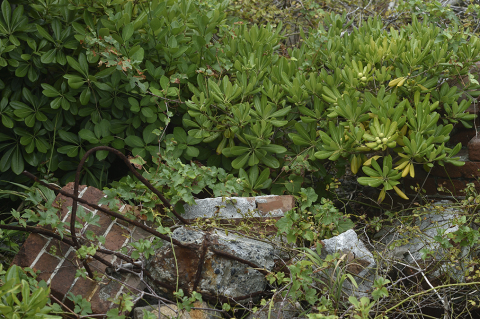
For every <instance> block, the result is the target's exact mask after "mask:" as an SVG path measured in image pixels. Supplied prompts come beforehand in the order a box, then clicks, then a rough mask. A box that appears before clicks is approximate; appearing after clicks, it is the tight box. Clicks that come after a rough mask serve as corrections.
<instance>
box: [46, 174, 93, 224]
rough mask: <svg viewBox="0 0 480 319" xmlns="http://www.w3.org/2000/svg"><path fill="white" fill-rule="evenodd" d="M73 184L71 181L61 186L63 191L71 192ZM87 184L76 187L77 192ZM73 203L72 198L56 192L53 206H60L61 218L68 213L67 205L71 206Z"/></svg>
mask: <svg viewBox="0 0 480 319" xmlns="http://www.w3.org/2000/svg"><path fill="white" fill-rule="evenodd" d="M73 185H74V183H73V182H70V183H68V184H67V185H66V186H64V187H63V188H62V190H63V191H66V192H69V193H70V194H73ZM86 187H87V186H85V185H80V186H79V187H78V192H79V194H81V193H82V191H83V190H84V189H85V188H86ZM72 204H73V199H71V198H70V197H67V196H64V195H60V194H58V195H57V197H56V198H55V201H54V203H53V206H54V207H57V208H61V212H62V218H63V217H65V215H66V214H67V213H68V211H69V208H68V207H71V206H72Z"/></svg>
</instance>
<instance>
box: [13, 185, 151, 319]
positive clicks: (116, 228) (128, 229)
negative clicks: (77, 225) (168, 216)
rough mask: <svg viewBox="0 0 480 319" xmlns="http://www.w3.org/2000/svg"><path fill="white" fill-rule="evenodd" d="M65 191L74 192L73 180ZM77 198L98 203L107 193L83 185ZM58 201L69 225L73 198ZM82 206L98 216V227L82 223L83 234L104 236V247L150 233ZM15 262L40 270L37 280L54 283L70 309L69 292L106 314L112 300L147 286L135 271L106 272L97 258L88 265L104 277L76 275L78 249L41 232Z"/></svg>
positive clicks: (54, 292) (116, 261) (109, 257)
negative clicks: (90, 232) (90, 277)
mask: <svg viewBox="0 0 480 319" xmlns="http://www.w3.org/2000/svg"><path fill="white" fill-rule="evenodd" d="M63 190H64V191H66V192H69V193H72V194H73V183H69V184H68V185H67V186H65V187H64V188H63ZM78 197H79V198H82V199H84V200H87V201H88V202H89V203H90V204H98V202H99V200H100V199H101V198H102V197H104V194H103V192H102V191H100V190H98V189H96V188H94V187H86V186H80V187H79V194H78ZM55 203H56V205H57V207H58V208H59V214H61V219H62V221H64V222H67V223H68V224H69V221H70V212H71V206H72V203H73V200H72V199H71V198H68V197H65V196H63V195H58V196H57V198H56V200H55ZM80 206H82V207H83V209H85V211H86V212H87V213H89V214H92V215H98V217H99V221H98V224H99V226H94V225H89V224H83V228H82V230H81V231H80V234H85V233H86V231H88V230H91V231H93V232H94V233H95V234H96V235H97V236H104V237H105V245H104V246H103V245H100V248H102V249H107V250H111V251H116V250H119V249H121V248H122V247H129V246H128V244H129V243H130V242H132V241H137V240H138V239H141V238H146V237H147V236H148V235H149V234H148V233H147V232H145V231H144V230H142V229H140V228H137V227H136V226H132V225H127V224H126V223H125V222H124V221H121V220H118V221H117V219H113V218H112V217H110V216H107V215H106V214H104V213H102V212H100V211H97V210H94V209H92V208H91V207H89V206H87V205H80V203H79V209H80ZM99 206H101V205H99ZM125 209H126V205H123V206H122V207H121V208H120V212H122V211H124V210H125ZM77 235H79V234H77ZM97 254H98V255H99V256H100V257H102V258H104V259H105V260H107V261H108V262H110V263H112V264H114V265H119V264H120V260H119V259H118V258H117V257H116V256H114V255H110V254H102V253H97ZM127 255H128V253H127ZM12 263H13V264H16V265H18V266H21V267H30V268H32V269H33V270H35V271H38V272H39V275H38V277H37V280H38V281H40V280H45V282H46V283H47V284H48V285H51V293H52V295H53V297H55V298H56V299H57V300H58V301H61V302H62V303H63V304H64V305H65V306H67V307H69V308H70V309H73V303H72V302H71V301H70V300H69V299H68V296H69V295H70V293H71V294H73V295H75V296H77V295H81V296H82V297H83V298H84V299H86V300H88V301H90V302H91V306H92V312H93V314H105V313H106V312H107V311H108V310H109V309H112V308H116V307H117V305H116V304H114V303H113V302H112V301H113V300H114V299H115V298H117V297H119V296H121V295H123V294H130V295H133V296H140V294H141V291H142V290H143V288H144V287H143V284H142V283H141V281H140V280H139V278H138V277H137V276H136V275H134V274H132V273H113V274H112V275H111V276H109V275H107V274H106V273H105V270H106V267H107V266H106V265H104V264H102V263H100V262H99V261H97V260H93V261H92V262H90V263H89V266H90V269H91V270H92V271H93V272H94V273H96V275H97V276H99V277H100V278H101V279H100V280H99V281H93V280H91V279H89V278H88V277H87V278H86V279H85V278H82V277H78V278H75V274H76V272H77V270H78V269H81V268H83V267H82V263H81V262H80V260H79V259H78V258H77V257H76V254H75V249H74V248H73V247H70V246H69V245H67V244H65V243H63V242H60V241H58V240H56V239H52V238H49V237H46V236H43V235H39V234H30V236H29V237H28V238H27V240H26V242H25V243H24V244H23V246H22V248H21V249H20V251H19V253H18V254H17V255H16V256H15V258H14V260H13V262H12ZM122 283H123V284H122Z"/></svg>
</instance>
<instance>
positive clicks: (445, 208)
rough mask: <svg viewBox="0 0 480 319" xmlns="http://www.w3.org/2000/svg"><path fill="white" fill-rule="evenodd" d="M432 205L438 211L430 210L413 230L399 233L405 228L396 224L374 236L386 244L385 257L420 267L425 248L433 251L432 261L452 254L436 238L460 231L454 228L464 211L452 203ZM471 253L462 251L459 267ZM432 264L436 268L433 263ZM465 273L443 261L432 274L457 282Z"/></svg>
mask: <svg viewBox="0 0 480 319" xmlns="http://www.w3.org/2000/svg"><path fill="white" fill-rule="evenodd" d="M433 205H434V206H436V207H438V208H431V209H430V211H428V212H427V213H424V214H419V217H417V218H416V219H415V222H414V224H413V226H416V227H415V228H414V230H413V231H410V230H408V231H400V230H402V228H403V226H402V225H400V224H398V223H397V224H395V225H394V227H392V228H390V229H388V228H385V229H383V230H382V231H380V232H379V233H378V234H376V235H375V237H376V238H379V240H380V242H381V243H383V244H385V251H384V252H383V254H382V255H383V257H384V258H391V259H392V260H398V261H400V262H402V263H406V264H410V265H412V266H413V267H415V268H418V267H419V265H420V266H421V264H423V262H422V255H423V254H422V249H426V250H428V251H433V252H434V255H433V256H430V257H429V259H432V258H433V259H434V260H436V261H441V260H442V259H444V258H445V257H446V256H447V255H448V254H449V253H451V251H450V249H444V248H442V247H441V245H440V243H439V242H438V241H436V240H435V239H434V237H435V236H437V235H439V234H441V233H443V235H441V236H442V237H443V238H447V236H446V235H447V234H449V233H452V232H455V231H457V230H458V226H457V225H455V223H454V219H455V218H457V217H458V216H459V213H460V212H461V211H460V210H459V209H458V208H455V207H453V206H452V204H451V203H450V202H449V201H440V202H436V203H434V204H433ZM427 209H428V208H427ZM410 226H412V225H410ZM439 232H440V233H439ZM468 253H469V249H468V248H467V247H464V248H463V249H462V251H461V252H460V256H458V257H459V258H458V261H459V262H460V263H459V265H460V266H461V264H462V263H461V261H462V260H463V258H464V257H465V256H467V255H468ZM417 263H418V264H417ZM431 265H432V266H433V264H431ZM463 273H464V271H462V270H458V269H455V268H452V267H448V266H447V265H446V263H443V262H440V263H439V267H438V270H436V271H435V272H433V274H432V275H433V277H438V276H440V275H442V274H448V275H449V276H450V278H452V279H455V280H456V281H464V275H463Z"/></svg>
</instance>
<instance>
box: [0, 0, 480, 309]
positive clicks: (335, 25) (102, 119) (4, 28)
mask: <svg viewBox="0 0 480 319" xmlns="http://www.w3.org/2000/svg"><path fill="white" fill-rule="evenodd" d="M346 3H347V4H348V5H352V6H353V7H355V3H356V2H355V1H346ZM342 5H343V4H342ZM373 6H374V7H375V9H378V10H379V11H382V14H383V15H379V16H376V17H369V18H365V16H364V15H362V14H363V13H362V11H363V10H360V12H359V13H360V14H359V15H357V14H354V13H355V12H356V11H355V12H352V13H348V15H347V14H345V13H342V14H336V13H339V12H340V13H341V12H342V10H341V8H340V7H339V4H338V3H337V2H333V1H328V0H327V1H323V2H322V3H318V2H315V1H304V2H302V3H300V2H294V1H285V2H284V4H283V5H281V6H279V4H278V3H276V2H275V3H274V2H273V1H263V2H261V3H258V2H257V1H253V0H238V1H233V2H229V1H217V0H212V1H202V0H181V1H176V0H154V1H135V2H132V1H124V0H114V1H109V0H99V1H89V0H71V1H67V0H40V1H36V2H31V1H22V0H11V1H3V2H2V4H1V14H0V90H1V96H0V117H1V123H2V124H0V172H1V173H0V185H3V184H1V183H4V182H3V181H5V180H8V181H10V182H22V178H21V175H19V174H20V173H21V172H22V171H23V170H24V169H27V170H29V171H35V170H37V171H38V174H39V175H41V176H42V177H43V178H47V179H50V180H52V179H59V180H60V184H64V183H66V182H68V181H71V180H73V174H74V170H75V169H76V167H77V164H78V163H79V161H80V159H81V157H82V156H83V154H84V153H85V152H86V151H87V150H88V149H91V148H92V147H95V146H100V145H107V146H111V147H114V148H116V149H118V150H120V151H122V152H124V153H125V154H127V155H132V157H131V162H132V164H134V165H135V166H136V167H137V168H138V169H142V170H144V173H143V174H144V176H145V177H146V178H147V179H148V180H150V181H151V182H152V184H154V186H155V187H156V188H157V189H159V190H161V191H162V193H163V194H165V196H166V197H167V199H168V200H170V201H171V202H172V204H174V205H176V209H177V210H179V211H181V208H182V207H183V205H182V204H183V203H189V204H192V203H193V200H194V196H229V195H232V194H239V195H245V196H247V195H251V194H260V193H267V194H285V193H288V194H294V195H295V196H296V198H297V202H298V207H297V208H296V209H294V210H291V211H290V212H288V213H286V214H285V217H283V218H282V219H280V220H279V221H278V222H277V223H276V226H277V227H278V229H279V231H280V233H283V234H286V238H287V240H288V242H296V243H304V244H311V243H314V242H317V241H318V240H321V239H323V238H329V237H332V236H334V235H337V234H339V233H341V232H343V231H345V230H347V229H349V228H351V227H353V225H354V224H353V222H352V221H351V220H350V219H349V218H347V217H346V216H343V214H342V213H341V212H340V211H339V210H338V208H336V207H335V206H334V205H333V203H332V202H331V201H330V200H328V199H326V198H325V197H328V196H329V195H330V194H329V193H328V191H329V190H330V189H331V188H334V187H337V186H338V183H337V182H336V180H335V178H339V177H342V176H344V175H345V174H346V171H347V168H349V171H350V172H351V173H353V174H354V175H355V174H359V175H361V176H360V177H358V182H359V183H360V184H363V185H367V186H372V187H377V188H380V195H379V197H378V201H379V202H381V201H382V200H383V199H384V198H385V196H386V192H387V191H389V190H393V191H395V192H396V193H397V194H398V195H399V196H400V197H403V198H406V195H405V194H404V193H403V190H402V189H401V187H399V184H400V180H401V178H403V177H406V176H407V175H410V176H412V177H413V176H415V174H416V171H418V170H427V171H428V170H429V169H431V168H432V167H433V166H434V165H444V164H445V163H452V164H454V165H462V164H463V163H462V162H460V161H459V160H458V158H456V157H455V155H456V154H457V153H458V151H459V150H460V147H461V145H460V144H458V145H449V144H448V141H449V138H450V134H451V132H452V130H453V129H454V126H455V125H462V126H464V127H470V126H471V122H472V120H473V119H474V116H473V115H470V114H468V113H466V112H465V111H466V110H467V108H468V107H469V106H470V100H472V98H474V97H477V96H479V95H480V90H479V88H480V86H479V85H478V81H477V78H476V74H473V69H472V67H473V66H474V64H475V62H477V61H479V60H480V58H479V53H480V41H479V39H478V37H477V36H476V35H475V34H474V33H473V32H471V31H470V30H467V29H464V28H463V27H464V26H468V24H469V23H472V21H473V20H469V18H468V16H464V17H461V18H458V17H457V16H456V15H454V14H453V13H452V11H451V10H450V9H448V8H445V7H443V6H441V5H440V4H439V3H438V2H426V3H424V2H423V1H417V0H411V1H407V2H406V1H400V3H399V7H398V8H397V15H396V18H395V19H393V20H392V19H390V18H388V19H386V18H385V17H386V16H387V15H388V14H390V13H391V12H390V10H386V9H385V8H384V6H385V4H384V3H380V2H374V4H373ZM328 8H329V11H330V12H329V13H327V12H326V10H327V9H328ZM384 9H385V10H384ZM324 10H325V11H324ZM426 11H428V13H429V14H427V15H424V13H425V12H426ZM332 12H333V13H332ZM335 12H336V13H335ZM472 12H480V10H479V7H478V6H474V5H472V6H470V7H469V12H467V13H472ZM420 14H421V16H420ZM230 15H233V16H230ZM417 15H419V17H418V18H417ZM382 18H383V19H382ZM462 23H463V25H462ZM439 26H441V27H439ZM462 96H463V97H464V98H463V99H461V97H462ZM114 160H115V157H114V156H113V155H109V154H108V153H107V152H106V151H99V152H97V153H96V154H95V156H92V157H91V158H90V159H89V160H88V161H87V165H86V167H85V168H84V171H83V179H82V181H81V182H82V183H86V184H89V185H94V186H98V187H101V186H105V185H106V183H107V181H108V180H109V177H108V172H109V169H110V165H111V164H112V163H114ZM15 186H18V184H17V185H15ZM111 186H112V188H110V189H105V193H106V194H107V197H106V198H105V199H103V200H102V204H105V205H109V206H110V207H111V208H115V202H116V201H117V199H116V198H119V197H120V198H122V199H123V200H125V201H129V202H131V203H132V204H139V203H140V204H141V210H140V211H139V212H138V211H137V212H135V214H131V215H130V216H131V218H132V219H133V218H139V217H140V218H142V219H149V220H154V219H156V220H157V221H158V222H159V223H160V225H161V223H162V222H164V221H166V220H167V218H166V215H161V214H160V213H159V212H158V210H157V209H158V205H157V201H158V199H157V198H156V196H154V195H152V194H151V193H149V192H145V187H144V185H143V184H140V183H139V182H137V181H136V180H134V179H133V178H131V177H129V176H127V177H125V178H123V179H122V180H121V181H115V182H113V183H111ZM2 187H3V186H2ZM25 189H26V192H25V193H24V194H21V193H18V192H4V194H8V195H12V196H23V197H24V199H25V201H26V202H28V205H29V207H27V209H25V210H23V211H22V210H20V209H19V210H13V213H12V214H13V217H14V218H16V219H17V220H18V223H17V225H24V226H25V225H26V224H38V225H48V226H50V227H53V228H56V229H57V230H58V231H60V232H62V231H64V230H65V229H66V228H67V227H66V226H67V224H66V223H65V222H63V221H61V220H60V219H59V217H58V214H57V210H56V209H54V208H53V207H52V205H51V204H52V202H53V200H54V194H53V193H52V192H50V191H47V190H46V189H44V188H37V189H28V188H26V187H25ZM471 192H472V191H471ZM199 194H200V195H199ZM471 197H472V198H473V196H471ZM475 200H476V199H472V201H475ZM43 202H46V204H45V205H43V206H41V205H42V203H43ZM177 204H178V205H177ZM464 204H465V205H470V204H469V203H467V202H466V203H464ZM33 206H35V207H37V209H31V208H32V207H33ZM475 209H476V208H475ZM165 211H166V212H167V213H168V212H169V211H168V209H166V210H164V212H165ZM389 214H391V215H390V216H394V214H393V213H389ZM142 215H143V216H142ZM78 217H79V218H80V219H82V220H83V221H87V222H89V223H90V224H93V225H95V223H96V222H97V220H96V217H93V216H90V215H89V214H86V213H85V211H82V210H81V209H80V210H79V212H78ZM395 217H397V216H396V215H395ZM468 223H469V222H467V220H465V221H463V222H462V223H459V225H460V224H461V225H462V228H460V230H459V231H458V232H456V233H454V234H453V233H452V235H450V237H447V236H443V237H442V236H441V235H439V236H437V237H438V238H435V240H437V241H438V242H442V243H443V244H444V245H445V247H444V248H451V247H447V246H448V244H450V239H452V240H454V241H456V242H457V243H460V245H463V246H473V245H474V243H475V242H477V241H478V231H474V230H473V229H471V228H469V227H468V226H464V225H467V224H468ZM158 230H159V231H161V232H162V233H169V232H170V229H169V228H168V227H164V226H159V228H158ZM377 230H378V229H377ZM15 232H16V231H5V232H3V233H2V232H0V234H3V236H5V237H6V235H14V234H15ZM86 237H87V239H88V240H90V241H91V245H90V246H88V247H87V246H82V248H80V249H78V250H77V254H78V257H79V258H80V259H84V258H86V257H87V256H88V255H89V254H90V255H91V254H95V252H96V249H97V248H98V247H99V244H100V243H102V242H104V240H105V238H102V237H101V236H98V237H97V236H95V235H94V234H93V233H87V234H86ZM156 244H158V243H157V242H156V241H154V242H153V243H152V242H150V241H146V240H144V241H139V242H136V243H133V244H132V247H133V250H134V251H133V254H132V257H133V258H134V259H140V258H144V257H148V256H149V255H150V254H151V253H152V252H153V249H154V247H155V245H156ZM11 247H14V246H11ZM2 248H3V247H0V249H2ZM3 249H5V248H3ZM429 253H430V254H431V252H426V253H425V254H427V255H428V254H429ZM305 256H306V257H308V260H307V259H303V260H299V261H298V262H295V263H293V264H291V265H289V270H290V273H291V274H292V277H291V278H290V279H289V278H286V277H285V274H284V273H282V272H278V273H273V272H272V274H271V275H270V277H269V280H270V282H271V283H272V284H273V283H275V282H276V283H277V284H278V285H279V286H281V285H284V284H289V285H291V287H292V288H291V289H289V290H288V291H289V292H290V297H291V298H293V299H298V300H300V301H307V302H309V303H310V304H311V305H315V306H316V307H317V309H319V311H324V312H325V313H337V311H338V309H353V311H354V312H355V313H356V315H355V316H356V318H367V317H368V316H369V312H370V310H371V309H372V307H373V306H374V304H376V305H378V303H376V302H378V300H379V299H380V298H383V297H386V296H388V292H387V290H386V288H385V287H384V286H385V285H387V284H388V283H389V281H388V280H386V279H384V278H381V277H379V278H377V280H376V281H375V283H374V287H375V290H374V292H373V293H372V297H373V299H374V301H372V302H370V300H369V299H368V298H366V297H364V298H366V299H364V298H362V299H361V300H360V301H358V300H357V299H356V298H354V297H351V298H350V299H349V303H347V302H346V301H345V300H342V298H341V294H342V292H341V287H342V283H343V282H344V281H345V280H350V281H353V278H352V277H351V276H350V277H349V274H347V273H346V270H345V269H346V268H345V267H343V266H341V267H340V266H339V265H343V264H342V262H343V259H342V258H343V257H341V256H339V255H335V256H328V258H326V259H325V260H321V259H320V257H319V255H318V254H317V253H316V252H314V251H313V250H309V249H307V250H306V254H305ZM305 256H304V257H305ZM312 266H318V267H321V268H322V269H323V270H325V269H329V268H331V267H334V270H335V271H336V275H337V276H336V277H335V280H334V279H333V278H334V277H333V276H332V277H331V278H332V281H331V282H328V283H322V284H324V285H325V286H327V287H330V290H329V292H328V296H329V298H325V297H324V296H323V297H320V294H319V293H318V290H317V289H316V288H313V286H312V284H313V283H314V281H318V280H316V279H314V278H313V276H312V274H313V273H312V272H313V267H312ZM342 267H343V268H342ZM0 275H4V276H2V277H1V279H0V280H2V282H1V284H2V286H1V287H0V298H1V299H0V302H1V304H0V307H4V308H2V309H7V308H8V309H7V310H6V311H8V312H7V314H13V313H22V314H24V315H25V316H24V317H29V316H31V314H32V313H33V312H38V313H45V315H46V313H47V312H50V311H51V310H53V309H52V308H50V307H49V306H48V290H47V289H46V288H40V289H36V290H35V289H33V288H32V290H35V292H34V293H33V295H32V296H30V293H31V291H30V289H31V288H30V287H35V285H37V283H36V282H34V281H33V280H31V281H30V282H29V283H27V282H26V281H25V280H24V279H25V278H23V277H26V276H24V274H22V272H21V271H20V270H19V269H17V268H16V267H12V268H11V269H10V270H8V272H7V273H6V274H3V272H2V271H1V268H0ZM79 275H81V276H86V274H85V272H82V271H81V270H79ZM20 294H21V295H22V297H21V298H18V297H17V295H20ZM177 294H178V295H177V298H178V300H180V302H181V303H182V304H183V303H184V304H185V305H184V307H185V308H188V307H190V306H191V305H190V303H191V301H192V300H193V299H192V300H190V299H189V298H188V297H187V296H184V295H183V292H182V293H181V294H180V292H177ZM29 298H30V299H29ZM72 298H73V299H72V300H73V301H74V303H75V309H74V311H75V312H76V313H81V314H82V315H83V314H87V313H89V311H87V310H88V307H89V305H88V304H87V303H85V302H84V300H83V299H82V298H81V297H80V296H77V297H75V296H72ZM191 298H193V297H191ZM20 299H21V300H20ZM194 299H195V298H194ZM29 300H30V301H31V303H30V304H29V303H28V302H26V301H29ZM82 304H83V306H82ZM350 304H351V305H352V306H350ZM30 305H34V306H35V307H34V308H29V307H30ZM130 306H131V305H129V307H130ZM227 306H228V305H224V307H226V308H228V307H230V306H228V307H227ZM349 307H350V308H349ZM352 307H353V308H352ZM130 308H131V307H130ZM32 309H33V310H32ZM224 309H225V308H224ZM392 309H393V308H390V309H388V311H390V310H392ZM54 310H58V309H56V308H55V309H54ZM122 311H123V309H122ZM109 315H110V317H111V318H115V317H117V316H119V310H113V312H112V313H109ZM45 317H48V316H47V315H46V316H45ZM309 317H310V318H321V317H322V315H321V314H309ZM335 317H336V316H332V317H331V318H335ZM12 318H13V315H12Z"/></svg>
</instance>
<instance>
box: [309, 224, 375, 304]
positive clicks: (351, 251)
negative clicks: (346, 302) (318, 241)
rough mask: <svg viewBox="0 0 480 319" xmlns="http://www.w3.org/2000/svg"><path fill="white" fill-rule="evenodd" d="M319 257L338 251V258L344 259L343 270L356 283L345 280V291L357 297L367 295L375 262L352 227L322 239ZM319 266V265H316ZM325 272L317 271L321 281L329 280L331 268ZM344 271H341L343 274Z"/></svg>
mask: <svg viewBox="0 0 480 319" xmlns="http://www.w3.org/2000/svg"><path fill="white" fill-rule="evenodd" d="M322 246H323V247H322V251H321V255H320V257H321V259H325V258H326V257H327V255H333V254H335V253H337V252H338V253H340V258H342V259H343V260H344V261H345V264H346V267H345V268H344V270H345V271H346V272H347V273H349V274H351V275H352V276H353V278H354V279H355V282H356V283H357V285H358V288H357V287H355V286H354V285H352V283H351V282H350V280H348V279H347V280H345V281H344V283H343V288H344V291H345V293H347V294H350V293H353V294H354V295H355V296H357V297H363V296H368V295H369V294H370V292H371V289H372V288H371V287H372V283H373V280H374V275H375V268H376V262H375V260H374V258H373V255H372V253H371V252H370V251H369V250H368V249H367V247H366V246H365V244H364V243H363V242H362V241H361V240H360V239H359V238H358V236H357V234H356V233H355V231H354V230H353V229H349V230H347V231H346V232H344V233H342V234H340V235H338V236H335V237H332V238H330V239H325V240H322ZM318 266H321V265H318ZM326 271H327V273H325V272H319V273H318V274H319V276H320V277H321V279H322V280H323V281H325V280H327V281H328V280H329V279H330V278H332V277H331V271H332V269H328V270H326ZM344 273H345V272H343V273H341V274H340V275H343V274H344Z"/></svg>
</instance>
